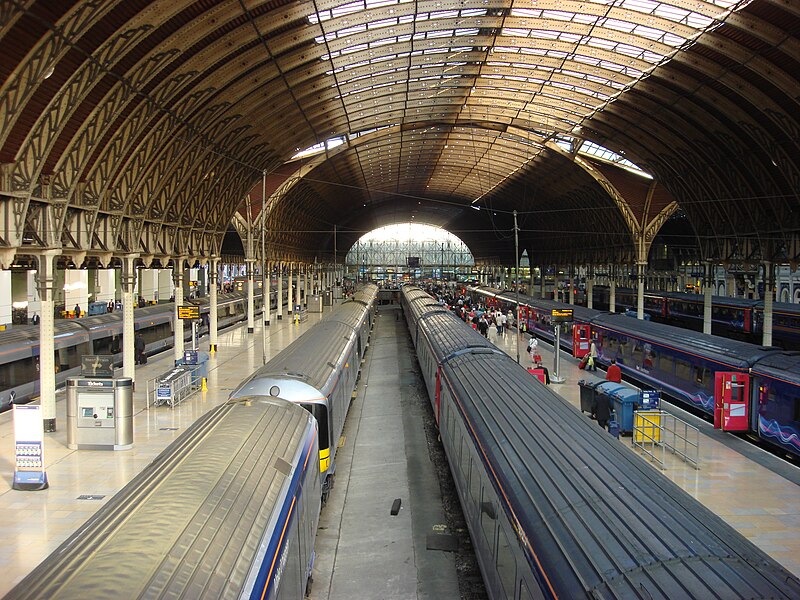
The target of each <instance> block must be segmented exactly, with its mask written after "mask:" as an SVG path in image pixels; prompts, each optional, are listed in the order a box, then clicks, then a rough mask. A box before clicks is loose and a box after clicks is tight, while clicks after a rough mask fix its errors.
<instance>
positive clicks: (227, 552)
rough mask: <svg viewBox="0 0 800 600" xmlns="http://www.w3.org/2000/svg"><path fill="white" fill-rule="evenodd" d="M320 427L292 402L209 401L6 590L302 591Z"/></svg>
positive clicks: (147, 594) (157, 594) (314, 517)
mask: <svg viewBox="0 0 800 600" xmlns="http://www.w3.org/2000/svg"><path fill="white" fill-rule="evenodd" d="M316 454H317V427H316V423H315V421H314V419H313V418H311V416H310V415H309V414H308V413H307V412H306V411H304V410H301V409H300V408H299V407H297V406H294V405H293V404H291V403H289V402H284V401H281V400H276V399H268V398H259V397H251V398H241V399H239V400H238V401H229V402H228V403H226V404H223V405H221V406H219V407H217V408H214V409H212V410H211V411H209V412H208V413H207V414H206V415H204V416H203V417H201V418H200V419H199V420H198V421H196V422H195V423H194V424H193V425H192V426H191V427H190V428H189V429H188V430H187V431H186V432H185V433H183V434H182V435H181V436H180V437H179V438H178V439H177V440H176V441H175V442H173V443H172V444H171V445H170V446H169V447H168V448H167V449H165V450H164V451H163V452H162V453H161V454H160V455H159V456H158V457H157V458H156V459H155V460H154V461H153V462H152V463H150V465H148V466H147V467H146V468H145V469H144V471H142V472H141V473H140V474H139V475H138V476H137V477H136V478H134V479H133V480H132V481H131V482H130V483H129V484H128V485H127V486H125V487H124V488H123V489H122V490H121V491H120V492H119V493H117V494H116V495H114V497H113V498H112V499H111V500H110V501H109V502H108V503H107V504H105V505H104V506H103V507H102V508H101V509H100V510H99V511H98V512H97V513H95V514H94V515H93V516H92V517H91V518H90V519H89V520H88V521H87V522H86V523H85V524H84V525H83V526H81V528H80V529H79V530H78V531H77V532H75V533H74V534H73V535H72V536H71V537H70V538H69V539H68V540H67V541H66V542H64V543H63V544H62V545H61V546H60V547H59V548H58V549H57V550H56V551H55V552H53V554H51V555H50V556H49V557H48V558H47V559H45V560H44V561H43V562H42V563H41V564H40V565H39V566H38V567H36V568H35V569H34V570H33V571H32V572H31V573H30V574H29V575H28V576H27V577H25V578H24V579H23V580H22V581H21V582H20V583H19V584H18V585H17V586H16V587H15V588H14V589H13V590H12V591H11V592H10V593H9V595H8V596H6V597H7V598H9V599H12V600H24V599H28V598H31V599H32V598H37V599H40V598H49V599H56V600H58V599H76V600H84V599H86V598H119V597H126V598H252V599H269V600H275V599H277V598H302V597H303V596H304V594H305V592H306V588H307V584H308V581H309V578H310V575H311V568H312V565H313V560H314V538H315V535H316V530H317V525H318V521H319V512H320V489H319V477H318V475H317V470H316V460H315V458H314V457H315V456H316Z"/></svg>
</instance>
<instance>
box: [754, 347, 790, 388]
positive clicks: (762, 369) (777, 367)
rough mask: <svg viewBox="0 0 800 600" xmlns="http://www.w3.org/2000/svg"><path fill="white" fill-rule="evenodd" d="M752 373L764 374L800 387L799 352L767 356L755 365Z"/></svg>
mask: <svg viewBox="0 0 800 600" xmlns="http://www.w3.org/2000/svg"><path fill="white" fill-rule="evenodd" d="M753 372H754V373H756V374H758V373H764V374H765V375H769V376H770V377H776V378H778V379H784V380H789V381H792V382H793V383H795V385H800V352H778V353H773V354H769V355H767V356H765V357H764V358H762V359H761V360H759V361H758V362H757V363H756V364H755V366H754V367H753Z"/></svg>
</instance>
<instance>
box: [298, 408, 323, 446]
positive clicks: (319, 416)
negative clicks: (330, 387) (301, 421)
mask: <svg viewBox="0 0 800 600" xmlns="http://www.w3.org/2000/svg"><path fill="white" fill-rule="evenodd" d="M300 406H302V407H303V408H305V409H306V410H307V411H308V412H310V413H311V414H312V415H314V418H315V419H316V420H317V423H318V424H319V447H320V450H322V449H323V448H328V447H330V442H329V438H330V436H329V434H328V409H327V408H326V406H325V405H324V404H302V403H301V404H300Z"/></svg>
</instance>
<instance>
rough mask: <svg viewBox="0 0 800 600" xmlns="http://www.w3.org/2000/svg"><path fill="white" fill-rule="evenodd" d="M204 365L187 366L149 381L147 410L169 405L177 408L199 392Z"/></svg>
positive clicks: (176, 368)
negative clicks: (151, 406) (151, 407)
mask: <svg viewBox="0 0 800 600" xmlns="http://www.w3.org/2000/svg"><path fill="white" fill-rule="evenodd" d="M201 368H202V365H186V366H181V367H175V369H173V370H171V371H169V372H167V373H163V374H161V375H159V376H157V377H154V378H152V379H148V380H147V409H148V410H149V409H150V404H151V403H152V405H153V406H154V407H156V406H161V405H164V404H166V405H168V406H169V407H170V408H175V407H176V406H177V405H178V404H180V403H181V402H183V401H184V400H186V399H187V398H189V397H190V396H191V395H192V394H194V393H195V392H197V391H198V390H199V389H200V388H201V387H202V383H203V378H202V377H200V370H201Z"/></svg>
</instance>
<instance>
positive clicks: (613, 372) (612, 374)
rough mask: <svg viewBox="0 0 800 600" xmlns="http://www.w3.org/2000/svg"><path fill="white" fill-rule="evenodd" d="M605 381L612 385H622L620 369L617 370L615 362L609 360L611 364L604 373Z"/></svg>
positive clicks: (617, 366)
mask: <svg viewBox="0 0 800 600" xmlns="http://www.w3.org/2000/svg"><path fill="white" fill-rule="evenodd" d="M606 381H613V382H614V383H622V369H620V368H619V365H618V364H617V361H616V360H614V359H613V358H612V359H611V364H610V365H609V366H608V370H607V371H606Z"/></svg>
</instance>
